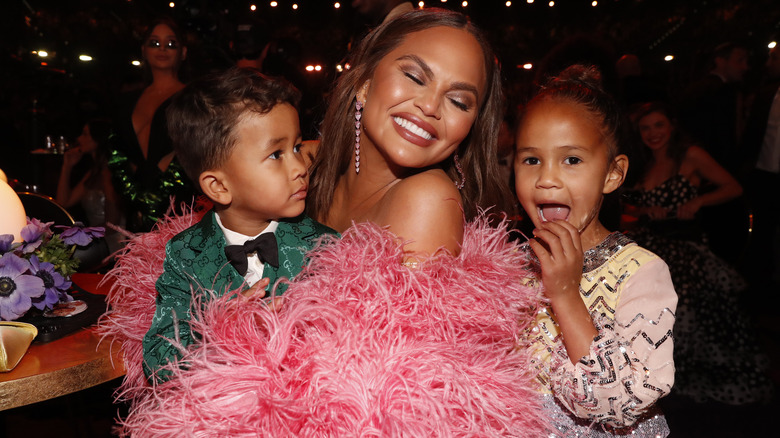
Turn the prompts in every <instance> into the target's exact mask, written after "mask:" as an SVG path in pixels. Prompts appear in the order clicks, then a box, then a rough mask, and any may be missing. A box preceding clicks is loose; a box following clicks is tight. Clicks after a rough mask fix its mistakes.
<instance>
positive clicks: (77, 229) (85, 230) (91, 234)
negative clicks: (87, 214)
mask: <svg viewBox="0 0 780 438" xmlns="http://www.w3.org/2000/svg"><path fill="white" fill-rule="evenodd" d="M57 228H64V229H65V231H63V232H62V233H60V239H62V241H63V242H65V244H66V245H78V246H87V245H89V243H90V242H92V239H97V238H100V237H103V235H104V234H105V232H106V231H105V228H103V227H85V226H84V224H82V223H81V222H76V224H75V225H74V226H72V227H64V226H59V227H57Z"/></svg>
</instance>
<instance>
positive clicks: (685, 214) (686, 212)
mask: <svg viewBox="0 0 780 438" xmlns="http://www.w3.org/2000/svg"><path fill="white" fill-rule="evenodd" d="M701 207H702V202H701V199H700V198H693V199H691V200H690V201H688V202H686V203H685V204H683V205H680V206H679V207H677V218H678V219H685V220H691V219H693V218H694V216H696V213H698V211H699V210H700V209H701Z"/></svg>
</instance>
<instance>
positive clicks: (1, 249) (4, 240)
mask: <svg viewBox="0 0 780 438" xmlns="http://www.w3.org/2000/svg"><path fill="white" fill-rule="evenodd" d="M13 246H14V235H13V234H0V253H2V254H5V253H7V252H8V251H10V250H11V248H13Z"/></svg>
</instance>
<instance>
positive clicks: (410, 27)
mask: <svg viewBox="0 0 780 438" xmlns="http://www.w3.org/2000/svg"><path fill="white" fill-rule="evenodd" d="M351 64H352V68H351V69H350V71H349V72H348V73H346V74H345V75H344V76H343V77H342V78H341V80H340V81H339V83H338V85H337V86H336V90H335V92H334V93H333V98H332V100H331V102H330V105H329V107H328V111H327V113H326V115H325V121H324V123H323V135H322V143H321V146H320V150H319V154H318V157H319V158H318V159H315V163H314V167H313V170H312V196H311V197H310V201H309V207H310V211H311V213H312V214H313V215H314V216H315V217H317V218H318V219H319V220H320V221H322V222H324V223H326V224H328V225H329V226H331V227H334V228H335V229H337V230H340V231H344V230H346V229H347V228H349V227H350V226H351V224H352V223H353V222H373V223H375V224H378V225H380V226H386V227H388V228H389V229H390V231H392V232H393V233H394V234H396V235H398V236H399V237H401V238H403V239H405V240H407V241H408V242H407V244H406V246H405V250H406V254H407V257H406V258H407V259H410V260H411V259H414V260H418V259H424V258H426V257H427V256H429V255H432V254H434V253H435V252H436V251H437V250H438V249H440V248H445V249H446V250H448V251H449V252H450V253H452V254H457V252H458V251H459V245H460V244H461V242H462V238H463V215H464V213H465V216H466V218H467V219H471V218H473V217H475V215H476V212H477V210H478V209H479V208H488V207H492V206H498V210H500V211H508V210H509V209H508V208H506V207H505V206H506V205H507V204H506V202H507V200H509V199H511V197H510V196H509V194H508V191H507V189H506V188H505V187H504V186H503V185H502V184H501V182H500V181H499V179H498V177H497V175H499V172H498V167H497V166H498V163H497V159H496V156H497V154H496V147H497V133H498V131H499V129H498V124H499V123H500V120H501V118H500V105H501V85H500V74H499V70H498V66H497V65H496V62H495V57H494V55H493V52H492V50H491V49H490V47H489V45H488V44H487V43H486V41H485V38H484V36H483V34H482V33H481V31H479V30H478V29H477V28H475V27H474V26H473V25H472V24H471V23H470V22H469V21H468V19H467V18H466V17H464V16H463V15H460V14H456V13H452V12H446V11H441V10H430V9H428V10H419V11H414V12H411V13H408V14H404V15H403V16H402V18H398V19H395V20H391V21H390V22H388V23H386V24H384V25H382V26H380V27H379V28H377V29H376V30H374V31H373V32H372V33H371V34H369V35H368V36H367V37H366V38H365V39H364V40H363V41H362V42H361V43H360V45H359V46H358V47H357V48H356V50H355V52H354V56H353V60H352V62H351ZM355 128H356V129H355ZM351 163H354V164H351Z"/></svg>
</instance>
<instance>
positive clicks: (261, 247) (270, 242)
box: [225, 233, 279, 276]
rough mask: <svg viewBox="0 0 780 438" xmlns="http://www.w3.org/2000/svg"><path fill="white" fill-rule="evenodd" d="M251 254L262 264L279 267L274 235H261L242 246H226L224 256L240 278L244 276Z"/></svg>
mask: <svg viewBox="0 0 780 438" xmlns="http://www.w3.org/2000/svg"><path fill="white" fill-rule="evenodd" d="M253 252H256V253H257V257H259V258H260V261H261V262H263V263H269V264H271V265H272V266H273V267H275V268H278V267H279V250H278V249H277V247H276V236H274V233H263V234H261V235H259V236H257V238H256V239H251V240H247V241H246V242H244V244H243V245H228V246H226V247H225V255H226V256H227V259H228V261H230V264H231V265H233V267H234V268H236V271H238V273H239V274H241V276H244V275H246V270H247V268H248V266H249V263H248V261H247V257H248V256H249V254H252V253H253Z"/></svg>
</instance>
